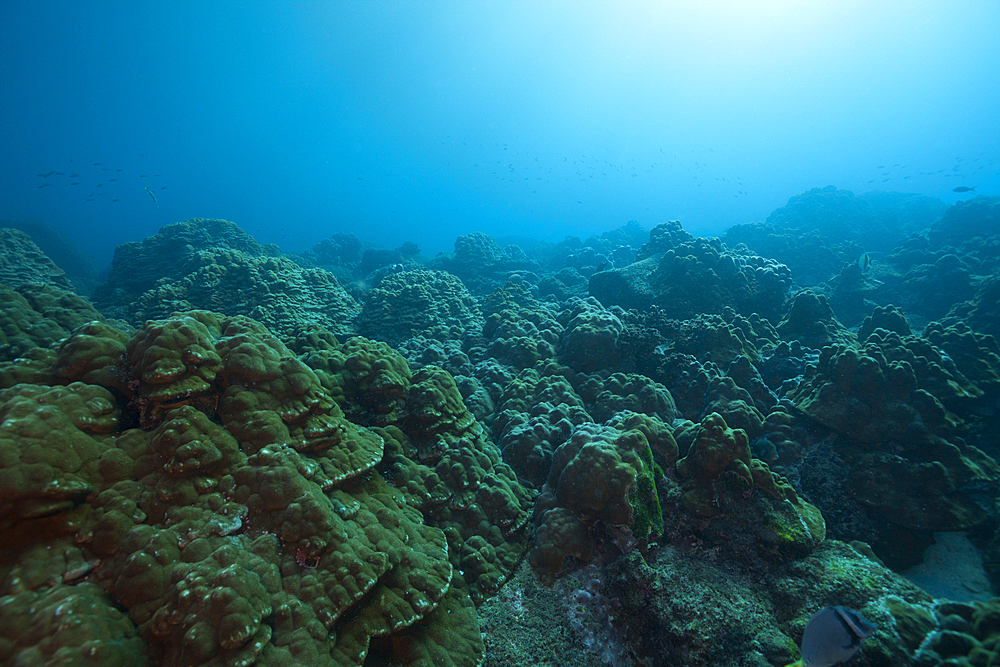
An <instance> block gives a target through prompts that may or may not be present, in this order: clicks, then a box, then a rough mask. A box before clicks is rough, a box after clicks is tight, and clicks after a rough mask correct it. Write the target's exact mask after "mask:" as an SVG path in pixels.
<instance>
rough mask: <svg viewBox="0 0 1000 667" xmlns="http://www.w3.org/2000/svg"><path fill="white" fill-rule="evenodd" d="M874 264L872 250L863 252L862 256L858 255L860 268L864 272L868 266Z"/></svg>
mask: <svg viewBox="0 0 1000 667" xmlns="http://www.w3.org/2000/svg"><path fill="white" fill-rule="evenodd" d="M871 265H872V254H871V253H870V252H866V253H862V255H861V257H858V268H859V269H861V272H862V273H864V272H865V271H867V270H868V267H869V266H871Z"/></svg>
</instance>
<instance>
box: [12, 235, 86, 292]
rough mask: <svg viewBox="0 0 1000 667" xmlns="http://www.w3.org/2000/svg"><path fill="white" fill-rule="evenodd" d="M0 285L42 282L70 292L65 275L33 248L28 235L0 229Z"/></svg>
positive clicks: (39, 251) (46, 257) (43, 254)
mask: <svg viewBox="0 0 1000 667" xmlns="http://www.w3.org/2000/svg"><path fill="white" fill-rule="evenodd" d="M0 283H4V284H6V285H8V286H10V287H17V286H18V285H24V284H26V283H41V284H45V285H51V286H53V287H58V288H60V289H64V290H72V289H73V283H71V282H70V280H69V279H68V278H67V277H66V274H65V272H63V270H62V269H60V268H59V267H58V266H56V264H55V262H53V261H52V260H51V259H49V257H48V255H46V254H45V253H44V252H42V251H41V249H40V248H39V247H38V246H37V245H35V242H34V241H32V240H31V237H30V236H28V235H27V234H25V233H24V232H22V231H19V230H17V229H11V228H9V227H0Z"/></svg>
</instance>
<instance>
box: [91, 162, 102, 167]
mask: <svg viewBox="0 0 1000 667" xmlns="http://www.w3.org/2000/svg"><path fill="white" fill-rule="evenodd" d="M93 166H95V167H99V166H101V163H100V162H95V163H94V165H93Z"/></svg>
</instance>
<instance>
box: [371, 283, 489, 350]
mask: <svg viewBox="0 0 1000 667" xmlns="http://www.w3.org/2000/svg"><path fill="white" fill-rule="evenodd" d="M482 326H483V322H482V317H481V315H480V311H479V305H478V304H477V303H476V300H475V299H473V298H472V295H471V294H469V291H468V290H467V289H466V288H465V285H463V284H462V281H461V280H459V279H458V278H456V277H455V276H453V275H451V274H449V273H445V272H443V271H427V270H423V269H415V270H410V271H402V272H400V273H394V274H392V275H390V276H388V277H386V278H385V279H384V280H383V281H382V282H381V283H379V286H378V287H376V288H375V289H373V290H372V291H371V294H369V296H368V300H367V301H365V305H364V309H363V310H362V311H361V315H360V316H359V318H358V329H359V330H360V332H361V333H362V334H364V335H366V336H368V337H369V338H375V339H378V340H384V341H386V342H387V343H389V344H391V345H395V344H398V343H400V342H402V341H404V340H406V339H407V338H410V337H412V336H417V335H425V336H428V337H431V338H439V339H442V340H451V339H458V338H461V337H462V336H463V334H464V333H465V332H466V331H470V330H479V329H481V328H482Z"/></svg>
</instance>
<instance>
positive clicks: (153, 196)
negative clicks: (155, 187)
mask: <svg viewBox="0 0 1000 667" xmlns="http://www.w3.org/2000/svg"><path fill="white" fill-rule="evenodd" d="M146 192H148V193H149V196H150V197H152V198H153V203H154V204H156V207H157V208H159V207H160V202H158V201H156V195H154V194H153V191H152V190H150V189H149V188H146Z"/></svg>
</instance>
